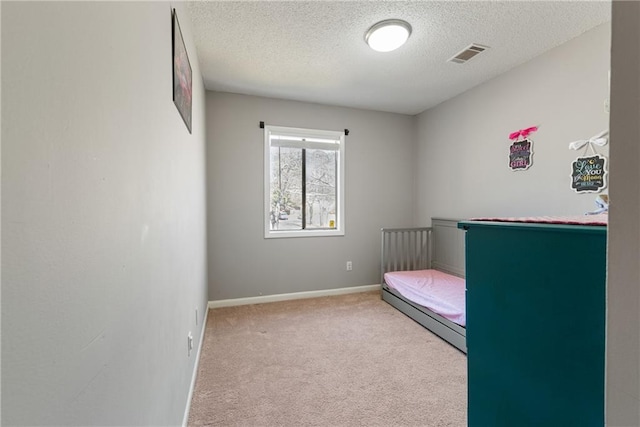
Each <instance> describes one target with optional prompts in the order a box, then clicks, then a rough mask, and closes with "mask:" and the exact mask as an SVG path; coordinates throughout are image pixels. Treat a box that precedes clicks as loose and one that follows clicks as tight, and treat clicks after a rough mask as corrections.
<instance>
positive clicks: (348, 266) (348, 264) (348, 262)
mask: <svg viewBox="0 0 640 427" xmlns="http://www.w3.org/2000/svg"><path fill="white" fill-rule="evenodd" d="M351 270H353V263H352V262H351V261H347V271H351Z"/></svg>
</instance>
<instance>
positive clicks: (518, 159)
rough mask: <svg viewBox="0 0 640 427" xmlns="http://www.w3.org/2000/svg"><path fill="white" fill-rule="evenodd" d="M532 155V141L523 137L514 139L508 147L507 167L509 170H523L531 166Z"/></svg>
mask: <svg viewBox="0 0 640 427" xmlns="http://www.w3.org/2000/svg"><path fill="white" fill-rule="evenodd" d="M532 157H533V141H531V140H529V139H525V140H522V141H516V142H514V143H513V144H511V147H509V167H510V168H511V170H514V171H515V170H525V169H528V168H529V166H531V162H532Z"/></svg>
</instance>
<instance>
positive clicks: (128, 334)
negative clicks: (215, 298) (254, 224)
mask: <svg viewBox="0 0 640 427" xmlns="http://www.w3.org/2000/svg"><path fill="white" fill-rule="evenodd" d="M178 7H181V6H180V5H178ZM180 16H182V17H183V19H182V20H181V24H182V26H183V34H184V35H185V38H186V42H187V49H188V51H189V53H190V56H191V65H192V68H193V77H194V79H193V82H194V91H193V92H194V104H193V123H194V128H193V134H192V135H190V134H189V133H188V132H187V130H186V127H185V125H184V123H183V122H182V119H181V118H180V116H179V114H178V112H177V110H176V108H175V106H174V104H173V102H172V74H171V73H172V71H171V70H172V60H171V4H170V3H164V2H162V3H158V2H154V3H128V2H122V3H110V2H104V3H94V2H67V3H50V2H43V3H29V2H19V3H9V2H2V104H3V106H4V107H5V108H3V110H2V113H3V116H2V123H3V126H2V142H3V146H2V149H3V152H2V196H3V200H2V202H3V203H2V229H3V235H2V253H3V255H4V256H3V258H2V391H3V393H2V424H3V425H179V424H181V423H182V419H183V414H184V411H185V407H186V403H187V396H188V392H189V386H190V382H191V378H192V373H193V369H194V362H195V354H192V355H191V357H188V356H187V333H188V331H192V332H193V335H194V338H195V340H196V343H195V344H196V346H197V345H198V341H199V338H200V330H201V325H202V320H203V316H204V313H205V311H204V310H205V307H206V301H207V295H206V292H207V290H206V282H207V271H206V239H205V236H206V214H205V209H206V200H205V197H206V192H205V163H204V160H205V122H204V89H203V84H202V79H201V77H200V72H199V69H198V62H197V58H196V51H195V48H194V46H193V44H192V42H191V36H190V30H189V25H188V24H189V21H188V19H187V16H188V15H187V13H186V11H183V12H182V13H181V14H180ZM7 106H10V108H7ZM196 308H199V325H198V326H196V325H195V322H196V317H195V309H196Z"/></svg>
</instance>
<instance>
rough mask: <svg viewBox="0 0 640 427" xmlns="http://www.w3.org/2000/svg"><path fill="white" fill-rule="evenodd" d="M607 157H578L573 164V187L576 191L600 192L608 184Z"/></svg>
mask: <svg viewBox="0 0 640 427" xmlns="http://www.w3.org/2000/svg"><path fill="white" fill-rule="evenodd" d="M606 167H607V158H606V157H601V156H600V155H598V154H596V155H594V156H591V157H578V158H577V159H576V160H575V161H574V162H573V163H572V164H571V188H572V189H573V190H574V191H575V192H576V193H599V192H600V191H601V190H602V189H603V188H605V187H606V186H607V169H606Z"/></svg>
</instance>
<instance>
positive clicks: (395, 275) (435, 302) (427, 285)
mask: <svg viewBox="0 0 640 427" xmlns="http://www.w3.org/2000/svg"><path fill="white" fill-rule="evenodd" d="M384 281H385V283H386V284H387V286H389V287H390V288H392V289H395V290H396V291H398V292H399V293H400V295H402V296H403V297H405V298H406V299H408V300H410V301H412V302H415V303H416V304H420V305H422V306H424V307H427V308H428V309H430V310H431V311H433V312H435V313H438V314H439V315H441V316H442V317H444V318H446V319H449V320H451V321H452V322H454V323H457V324H458V325H460V326H465V324H466V316H465V304H464V296H465V280H464V279H462V278H460V277H457V276H453V275H451V274H447V273H443V272H441V271H438V270H418V271H394V272H390V273H385V274H384Z"/></svg>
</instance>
